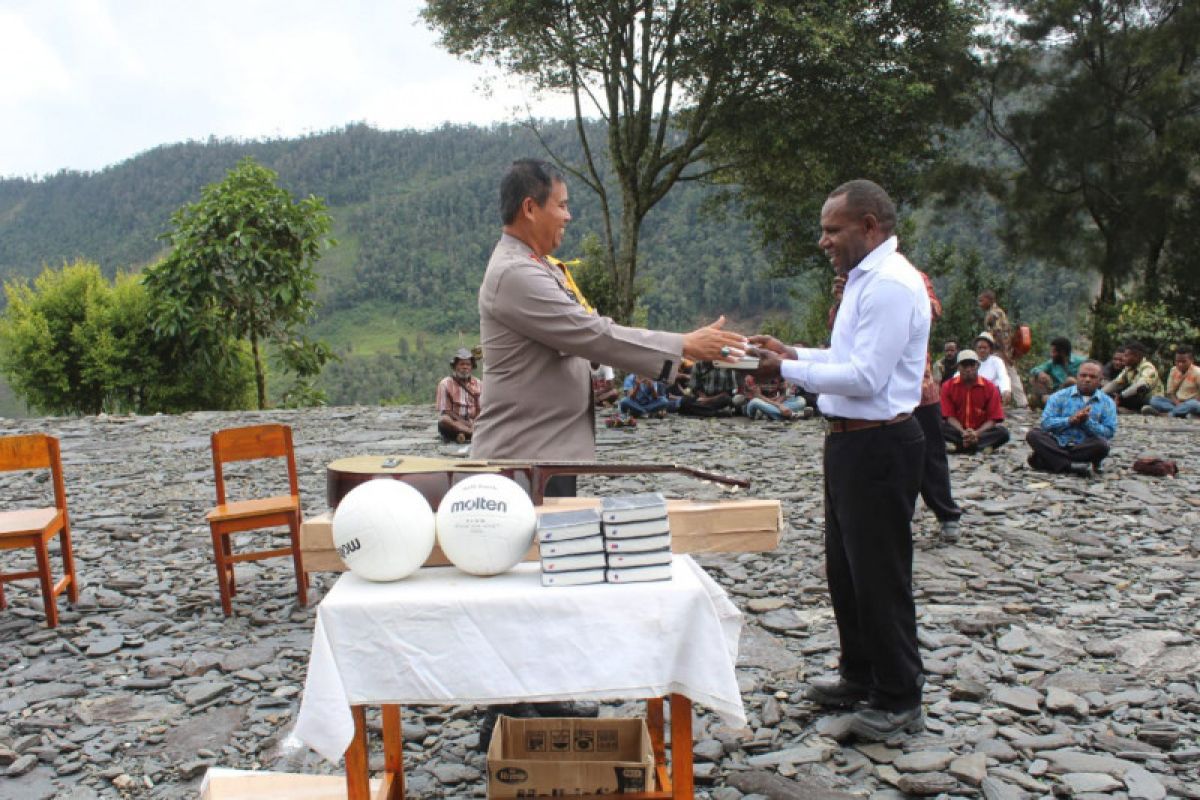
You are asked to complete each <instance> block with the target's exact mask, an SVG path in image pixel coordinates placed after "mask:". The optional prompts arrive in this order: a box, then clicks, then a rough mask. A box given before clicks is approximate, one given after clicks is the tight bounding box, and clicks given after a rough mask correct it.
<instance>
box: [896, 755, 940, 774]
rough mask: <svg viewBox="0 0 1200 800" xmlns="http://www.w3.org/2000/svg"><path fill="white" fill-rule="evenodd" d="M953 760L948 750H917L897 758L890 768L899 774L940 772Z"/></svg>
mask: <svg viewBox="0 0 1200 800" xmlns="http://www.w3.org/2000/svg"><path fill="white" fill-rule="evenodd" d="M953 760H954V753H951V752H950V751H948V750H917V751H914V752H912V753H905V754H904V755H902V756H899V757H898V758H897V759H896V760H895V761H893V762H892V766H894V767H895V768H896V769H898V770H900V771H901V772H941V771H942V770H944V769H945V768H946V767H947V766H949V764H950V762H951V761H953Z"/></svg>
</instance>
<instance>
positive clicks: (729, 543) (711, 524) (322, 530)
mask: <svg viewBox="0 0 1200 800" xmlns="http://www.w3.org/2000/svg"><path fill="white" fill-rule="evenodd" d="M599 506H600V500H599V498H595V497H560V498H547V500H546V504H545V505H543V506H538V511H539V512H540V511H542V510H546V511H566V510H569V509H573V508H593V507H595V508H598V507H599ZM667 516H668V517H669V518H670V520H671V537H672V541H671V549H672V550H673V551H674V552H676V553H752V552H767V551H770V550H774V549H775V548H776V547H778V546H779V535H780V531H781V530H782V529H783V510H782V507H781V504H780V502H779V501H778V500H758V499H747V500H714V501H706V500H687V499H668V500H667ZM332 519H333V514H332V513H325V514H320V515H318V516H315V517H309V518H308V519H306V520H305V521H304V524H302V525H301V526H300V551H301V554H302V557H303V559H304V569H305V571H306V572H345V571H346V565H345V564H344V563H343V562H342V559H341V558H340V557H339V556H338V554H337V550H335V549H334V547H333V526H332ZM537 559H538V548H537V543H536V542H535V543H534V545H533V546H532V547H531V548H530V549H529V552H528V553H526V554H525V558H524V560H525V561H536V560H537ZM449 563H450V562H449V560H448V559H447V558H446V557H445V555H444V554H443V553H442V550H441V548H440V547H438V546H436V545H434V548H433V553H432V554H431V555H430V556H429V560H427V561H426V562H425V566H427V567H435V566H446V565H448V564H449Z"/></svg>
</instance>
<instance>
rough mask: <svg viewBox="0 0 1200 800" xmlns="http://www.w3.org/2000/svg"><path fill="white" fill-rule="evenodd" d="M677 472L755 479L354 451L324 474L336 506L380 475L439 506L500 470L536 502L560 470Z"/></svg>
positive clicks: (730, 482)
mask: <svg viewBox="0 0 1200 800" xmlns="http://www.w3.org/2000/svg"><path fill="white" fill-rule="evenodd" d="M663 472H673V473H679V474H683V475H690V476H692V477H694V478H699V479H701V480H706V481H713V482H715V483H720V484H724V485H726V486H737V487H741V488H746V487H748V486H749V485H750V481H747V480H743V479H741V478H731V477H729V476H726V475H716V474H714V473H711V472H704V471H702V470H698V469H692V468H691V467H685V466H681V465H679V464H600V463H597V462H594V461H553V462H537V461H516V460H499V459H495V460H464V459H455V458H428V457H425V456H353V457H351V458H340V459H338V460H337V461H334V462H332V463H331V464H329V466H328V468H327V470H326V478H325V496H326V499H327V500H328V501H329V507H330V508H331V509H336V508H337V507H338V503H340V502H341V501H342V498H343V497H345V496H346V494H347V493H348V492H349V491H350V490H351V489H353V488H354V487H355V486H358V485H359V484H361V483H366V482H367V481H370V480H374V479H375V478H394V479H396V480H399V481H404V482H405V483H407V484H409V485H410V486H412V487H413V488H415V489H417V491H419V492H420V493H421V494H422V495H424V496H425V499H426V500H428V501H429V505H430V506H432V507H433V510H434V511H437V507H438V505H439V504H440V503H441V502H442V498H443V497H445V496H446V492H448V491H450V487H451V486H453V485H454V484H456V483H458V482H459V481H461V480H464V479H466V478H468V477H470V476H471V475H479V474H500V475H503V476H505V477H506V478H511V479H512V480H514V481H516V482H517V483H518V484H519V485H520V486H521V487H522V488H523V489H525V491H526V492H528V493H529V495H530V497H532V498H533V502H534V505H540V504H541V502H542V500H543V499H544V497H545V491H546V482H547V481H549V480H550V479H551V478H553V477H555V476H557V475H644V474H649V473H663Z"/></svg>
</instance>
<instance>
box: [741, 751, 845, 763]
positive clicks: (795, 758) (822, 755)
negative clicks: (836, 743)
mask: <svg viewBox="0 0 1200 800" xmlns="http://www.w3.org/2000/svg"><path fill="white" fill-rule="evenodd" d="M831 752H832V748H829V747H803V746H802V747H789V748H788V749H786V750H777V751H776V752H774V753H764V754H762V755H760V756H751V757H750V758H748V759H746V763H747V764H749V765H750V766H752V767H776V766H779V765H780V764H811V763H813V762H815V761H824V760H825V759H827V758H829V755H830V753H831Z"/></svg>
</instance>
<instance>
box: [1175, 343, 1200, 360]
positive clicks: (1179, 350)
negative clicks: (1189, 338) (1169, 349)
mask: <svg viewBox="0 0 1200 800" xmlns="http://www.w3.org/2000/svg"><path fill="white" fill-rule="evenodd" d="M1195 353H1196V351H1194V350H1192V346H1191V345H1190V344H1181V345H1179V346H1178V347H1176V348H1175V355H1177V356H1191V357H1192V358H1195V357H1196V354H1195Z"/></svg>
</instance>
